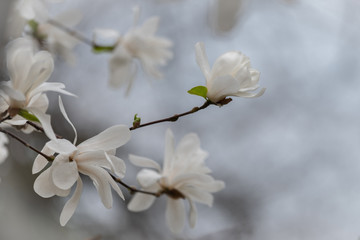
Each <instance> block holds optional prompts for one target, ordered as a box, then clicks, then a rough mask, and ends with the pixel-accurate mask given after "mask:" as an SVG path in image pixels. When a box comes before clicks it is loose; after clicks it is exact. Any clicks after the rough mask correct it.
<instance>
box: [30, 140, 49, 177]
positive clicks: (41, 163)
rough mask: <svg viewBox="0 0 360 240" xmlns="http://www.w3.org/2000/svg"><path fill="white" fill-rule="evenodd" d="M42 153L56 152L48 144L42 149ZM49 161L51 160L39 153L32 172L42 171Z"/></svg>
mask: <svg viewBox="0 0 360 240" xmlns="http://www.w3.org/2000/svg"><path fill="white" fill-rule="evenodd" d="M41 152H42V153H44V154H46V155H52V154H53V153H54V151H52V150H51V149H50V148H48V147H47V146H46V145H45V146H44V147H43V149H42V150H41ZM48 163H49V161H48V160H47V159H46V158H44V157H43V156H41V155H40V154H39V155H37V157H36V158H35V161H34V163H33V166H32V174H36V173H38V172H40V171H41V170H43V169H44V167H45V166H46V165H47V164H48Z"/></svg>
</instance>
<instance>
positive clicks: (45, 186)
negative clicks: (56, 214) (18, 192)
mask: <svg viewBox="0 0 360 240" xmlns="http://www.w3.org/2000/svg"><path fill="white" fill-rule="evenodd" d="M60 108H61V111H62V113H63V114H64V116H65V118H66V119H67V120H68V122H69V123H70V124H71V122H70V120H69V118H68V117H67V115H66V113H65V111H64V109H63V107H62V104H61V105H60ZM71 125H72V124H71ZM72 127H73V125H72ZM73 128H74V127H73ZM74 130H75V128H74ZM130 136H131V135H130V130H129V128H128V127H127V126H125V125H116V126H113V127H110V128H108V129H106V130H105V131H103V132H101V133H99V134H98V135H96V136H94V137H92V138H90V139H88V140H86V141H84V142H82V143H81V144H79V145H75V144H76V138H77V137H76V131H75V140H74V143H71V142H70V141H68V140H66V139H57V140H51V141H49V142H48V143H46V145H45V147H44V148H43V150H42V152H43V153H45V154H47V155H51V154H54V153H58V155H56V157H55V159H54V161H53V162H52V165H51V166H50V167H49V168H47V169H46V170H45V171H44V172H42V173H41V174H40V175H39V176H38V177H37V178H36V180H35V182H34V190H35V192H36V193H37V194H39V195H40V196H41V197H44V198H49V197H52V196H54V195H57V196H61V197H65V196H67V195H69V193H70V190H71V188H72V186H73V185H74V184H75V183H77V184H76V189H75V191H74V194H73V195H72V196H71V198H70V199H69V200H68V201H67V203H66V204H65V206H64V208H63V210H62V212H61V215H60V224H61V225H62V226H64V225H65V224H66V223H67V222H68V221H69V219H70V218H71V216H72V215H73V214H74V212H75V209H76V207H77V205H78V203H79V200H80V196H81V192H82V185H83V184H82V180H81V178H80V175H79V173H82V174H84V175H87V176H89V177H90V178H91V180H92V181H93V183H94V185H95V187H96V189H97V191H98V193H99V195H100V198H101V201H102V203H103V204H104V206H105V207H106V208H111V207H112V201H113V198H112V193H111V187H112V188H113V189H114V190H115V191H116V193H117V194H118V195H119V196H120V197H121V198H122V199H124V196H123V193H122V192H121V190H120V188H119V186H118V185H117V184H116V182H115V181H114V179H113V178H112V177H111V176H110V174H109V173H108V172H107V171H110V172H111V173H112V174H116V175H117V176H118V177H120V178H122V177H124V174H125V168H126V167H125V163H124V161H123V160H122V159H120V158H118V157H116V156H115V153H116V148H118V147H120V146H122V145H124V144H125V143H127V142H128V141H129V139H130ZM47 164H48V161H47V159H45V158H44V157H43V156H41V155H38V156H37V158H36V159H35V161H34V165H33V169H32V172H33V174H35V173H38V172H40V171H41V170H42V169H44V167H45V166H46V165H47Z"/></svg>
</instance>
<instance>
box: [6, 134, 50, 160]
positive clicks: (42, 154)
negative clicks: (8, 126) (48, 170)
mask: <svg viewBox="0 0 360 240" xmlns="http://www.w3.org/2000/svg"><path fill="white" fill-rule="evenodd" d="M0 132H2V133H5V134H6V135H8V136H10V137H12V138H14V139H15V140H17V141H18V142H20V143H22V144H23V145H24V146H25V147H27V148H30V149H31V150H33V151H34V152H36V153H38V154H40V155H41V156H43V157H44V158H46V159H47V160H48V161H49V162H52V161H53V160H54V157H53V156H48V155H46V154H45V153H42V152H41V151H39V150H37V149H36V148H34V147H33V146H31V145H30V144H28V143H27V142H25V141H24V140H22V139H21V138H19V137H18V136H16V135H15V134H13V133H11V132H9V131H7V130H5V129H3V128H0Z"/></svg>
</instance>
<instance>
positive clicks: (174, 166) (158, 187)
mask: <svg viewBox="0 0 360 240" xmlns="http://www.w3.org/2000/svg"><path fill="white" fill-rule="evenodd" d="M165 144H166V146H165V156H164V165H163V169H161V167H160V166H159V164H158V163H156V162H155V161H153V160H151V159H148V158H145V157H139V156H135V155H130V161H131V162H132V163H133V164H134V165H137V166H141V167H145V168H152V169H143V170H141V171H140V172H139V173H138V175H137V180H138V181H139V183H140V185H141V187H142V189H143V190H146V191H150V192H161V193H164V194H166V195H167V196H168V197H169V198H168V200H167V207H166V220H167V223H168V226H169V228H170V230H171V231H172V232H174V233H179V232H181V231H182V229H183V227H184V224H185V218H186V215H185V206H184V201H183V200H185V199H186V200H188V202H189V205H190V212H189V216H188V217H189V223H190V226H191V227H194V226H195V223H196V215H197V212H196V207H195V204H194V203H195V202H198V203H203V204H206V205H208V206H211V205H212V203H213V196H212V194H211V193H214V192H217V191H220V190H221V189H223V188H224V186H225V184H224V182H222V181H218V180H215V179H214V178H212V177H211V176H210V175H209V173H211V170H210V169H209V168H208V167H206V166H205V164H204V160H205V158H206V157H207V156H208V154H207V152H205V151H203V150H202V149H201V148H200V140H199V138H198V136H197V135H196V134H194V133H190V134H187V135H186V136H184V138H183V139H182V140H181V141H180V143H179V144H178V146H177V147H176V148H175V146H174V137H173V134H172V132H171V130H170V129H168V130H167V132H166V140H165ZM154 201H155V197H154V196H152V195H147V194H143V193H136V194H135V195H134V197H133V198H132V200H131V202H130V203H129V205H128V209H129V210H131V211H143V210H146V209H148V208H149V207H150V206H151V205H152V204H153V202H154Z"/></svg>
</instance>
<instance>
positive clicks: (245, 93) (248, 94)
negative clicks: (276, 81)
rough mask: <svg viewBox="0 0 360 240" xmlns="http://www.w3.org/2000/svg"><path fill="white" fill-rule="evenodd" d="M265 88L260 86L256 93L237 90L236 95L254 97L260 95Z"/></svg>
mask: <svg viewBox="0 0 360 240" xmlns="http://www.w3.org/2000/svg"><path fill="white" fill-rule="evenodd" d="M265 90H266V88H262V89H261V90H260V91H259V92H257V93H250V92H237V93H236V94H234V95H236V96H237V97H245V98H254V97H260V96H262V95H263V94H264V93H265Z"/></svg>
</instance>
